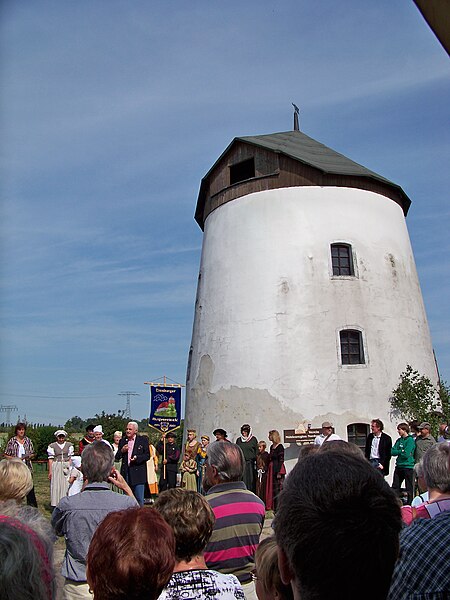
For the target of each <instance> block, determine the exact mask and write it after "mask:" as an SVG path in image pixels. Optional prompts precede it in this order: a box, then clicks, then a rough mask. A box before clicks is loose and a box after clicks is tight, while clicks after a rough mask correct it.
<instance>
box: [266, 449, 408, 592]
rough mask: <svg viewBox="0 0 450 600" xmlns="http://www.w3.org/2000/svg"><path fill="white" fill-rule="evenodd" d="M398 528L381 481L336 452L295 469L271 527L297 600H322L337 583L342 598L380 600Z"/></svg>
mask: <svg viewBox="0 0 450 600" xmlns="http://www.w3.org/2000/svg"><path fill="white" fill-rule="evenodd" d="M401 526H402V521H401V516H400V508H399V505H398V501H397V498H396V496H395V494H394V493H393V492H392V490H391V489H390V487H389V486H388V484H387V483H386V482H385V481H384V478H383V477H381V476H380V474H379V473H377V471H376V470H375V469H374V468H373V467H371V465H370V464H369V463H368V462H367V461H365V460H364V459H362V458H360V457H358V456H353V455H351V454H348V453H342V452H316V453H314V454H310V455H308V456H306V457H305V458H304V459H302V460H300V461H299V462H298V463H297V465H296V466H295V467H294V469H293V470H292V472H291V473H290V474H289V476H288V477H287V479H286V483H285V486H284V489H283V491H282V492H281V495H280V503H279V508H278V512H277V515H276V517H275V524H274V527H275V534H276V539H277V543H278V545H279V546H280V548H281V549H282V551H283V552H284V554H285V555H286V558H287V561H288V563H289V565H290V568H291V570H292V572H293V573H294V574H295V577H296V581H297V584H298V589H299V593H300V596H301V598H302V600H312V599H314V600H321V599H322V598H323V599H328V598H329V597H330V593H332V592H333V590H334V589H335V586H336V584H337V582H339V588H340V590H343V591H344V593H345V597H346V598H348V599H352V598H360V597H361V594H363V595H364V598H365V599H374V600H375V599H376V600H381V599H383V598H385V597H386V596H387V593H388V591H389V585H390V581H391V577H392V572H393V569H394V565H395V561H396V559H397V555H398V545H399V541H398V538H399V532H400V529H401ZM362 590H364V591H363V592H362Z"/></svg>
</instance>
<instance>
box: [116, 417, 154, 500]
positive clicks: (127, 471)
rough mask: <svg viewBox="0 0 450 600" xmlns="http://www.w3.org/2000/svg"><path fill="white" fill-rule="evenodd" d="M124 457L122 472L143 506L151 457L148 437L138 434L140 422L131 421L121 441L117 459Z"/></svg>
mask: <svg viewBox="0 0 450 600" xmlns="http://www.w3.org/2000/svg"><path fill="white" fill-rule="evenodd" d="M120 459H122V467H121V469H120V474H121V475H122V477H123V478H124V479H125V481H126V482H127V483H128V485H129V486H130V488H131V489H132V490H133V494H134V497H135V498H136V500H137V501H138V502H139V504H140V505H141V506H143V504H144V490H145V485H146V483H147V464H146V463H147V461H148V460H149V459H150V449H149V446H148V438H147V437H145V436H143V435H138V424H137V423H136V422H135V421H130V422H129V423H128V425H127V428H126V430H125V437H124V438H122V439H121V440H120V442H119V448H118V450H117V453H116V461H119V460H120Z"/></svg>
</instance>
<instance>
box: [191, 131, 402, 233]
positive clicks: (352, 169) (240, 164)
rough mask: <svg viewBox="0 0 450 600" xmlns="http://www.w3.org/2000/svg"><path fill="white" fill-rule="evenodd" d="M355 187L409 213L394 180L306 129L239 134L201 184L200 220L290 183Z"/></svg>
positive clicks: (201, 221) (198, 221) (299, 185)
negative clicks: (239, 200)
mask: <svg viewBox="0 0 450 600" xmlns="http://www.w3.org/2000/svg"><path fill="white" fill-rule="evenodd" d="M303 186H321V187H336V186H337V187H350V188H358V189H361V190H368V191H371V192H375V193H377V194H381V195H383V196H387V197H388V198H391V199H392V200H394V202H397V204H399V205H400V206H401V207H402V209H403V212H404V214H405V216H406V214H407V212H408V208H409V206H410V204H411V200H410V199H409V198H408V196H407V195H406V194H405V192H404V191H403V190H402V188H401V187H400V186H398V185H396V184H395V183H393V182H392V181H389V180H388V179H385V178H384V177H381V175H377V173H374V172H373V171H370V170H369V169H366V168H365V167H363V166H361V165H359V164H358V163H355V162H353V161H352V160H350V159H349V158H346V157H345V156H343V155H342V154H339V153H338V152H335V151H334V150H331V148H328V147H327V146H324V145H323V144H320V143H319V142H316V141H315V140H313V139H312V138H310V137H308V136H307V135H305V134H304V133H302V132H301V131H286V132H283V133H272V134H269V135H257V136H250V137H237V138H234V140H233V141H232V142H231V144H230V145H229V146H228V148H227V149H226V150H225V151H224V152H223V153H222V155H221V156H220V157H219V158H218V159H217V161H216V162H215V163H214V165H213V166H212V167H211V169H210V170H209V171H208V173H207V174H206V175H205V177H204V178H203V179H202V182H201V185H200V192H199V195H198V200H197V207H196V210H195V220H196V221H197V223H198V224H199V225H200V227H201V229H202V230H203V228H204V223H205V220H206V217H207V216H208V215H209V214H210V213H211V212H212V211H213V210H215V209H216V208H219V206H222V205H223V204H226V203H227V202H230V201H231V200H235V199H236V198H240V197H241V196H246V195H247V194H251V193H253V192H260V191H263V190H273V189H278V188H288V187H303Z"/></svg>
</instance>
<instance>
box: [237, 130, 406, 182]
mask: <svg viewBox="0 0 450 600" xmlns="http://www.w3.org/2000/svg"><path fill="white" fill-rule="evenodd" d="M235 139H236V140H240V141H242V142H246V143H247V144H254V145H255V146H262V147H264V148H268V149H269V150H273V151H274V152H280V153H282V154H285V155H286V156H290V157H291V158H294V159H295V160H299V161H301V162H303V163H306V164H308V165H311V166H312V167H316V168H317V169H320V170H321V171H323V172H325V173H334V174H339V175H357V176H359V177H373V178H375V179H378V180H379V181H383V182H384V183H387V184H389V185H395V184H394V183H392V181H389V180H388V179H385V178H384V177H381V175H378V174H377V173H374V172H373V171H370V170H369V169H366V168H365V167H363V166H362V165H359V164H358V163H356V162H354V161H353V160H350V159H349V158H347V157H346V156H344V155H343V154H339V152H335V150H332V149H331V148H328V147H327V146H324V145H323V144H321V143H320V142H316V140H313V139H312V138H310V137H309V136H307V135H305V134H304V133H302V132H301V131H284V132H282V133H272V134H269V135H254V136H248V137H238V138H235Z"/></svg>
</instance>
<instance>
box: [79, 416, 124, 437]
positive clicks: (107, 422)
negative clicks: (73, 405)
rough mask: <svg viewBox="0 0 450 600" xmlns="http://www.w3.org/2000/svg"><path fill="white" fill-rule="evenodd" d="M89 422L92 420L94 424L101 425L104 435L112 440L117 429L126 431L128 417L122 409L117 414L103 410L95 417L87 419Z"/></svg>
mask: <svg viewBox="0 0 450 600" xmlns="http://www.w3.org/2000/svg"><path fill="white" fill-rule="evenodd" d="M87 422H91V423H93V424H94V425H101V426H102V428H103V437H104V438H105V440H108V442H112V441H113V436H114V432H115V431H121V432H122V433H125V428H126V426H127V422H128V419H125V417H124V416H123V412H122V411H120V410H119V411H118V413H117V414H116V413H111V414H108V413H105V411H104V410H103V411H102V412H101V414H100V415H98V414H97V415H95V416H94V418H93V419H87Z"/></svg>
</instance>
